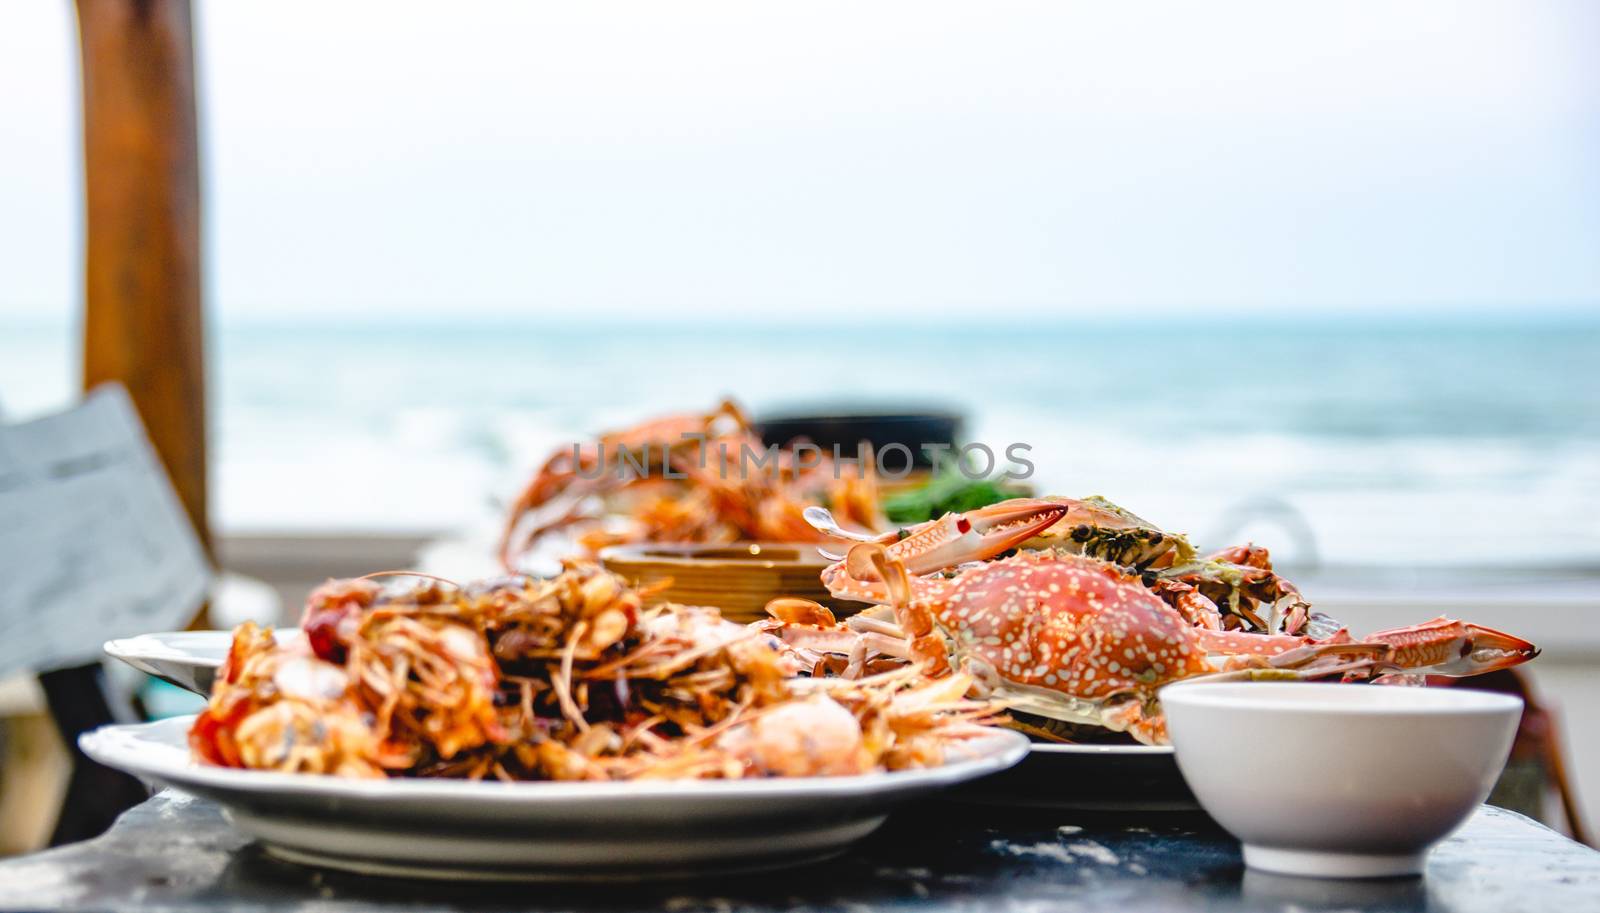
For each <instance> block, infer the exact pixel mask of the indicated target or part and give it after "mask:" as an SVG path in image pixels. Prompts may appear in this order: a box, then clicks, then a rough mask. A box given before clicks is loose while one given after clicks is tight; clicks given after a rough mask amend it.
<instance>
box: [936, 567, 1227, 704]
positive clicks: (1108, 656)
mask: <svg viewBox="0 0 1600 913" xmlns="http://www.w3.org/2000/svg"><path fill="white" fill-rule="evenodd" d="M952 605H953V606H955V607H958V608H952ZM935 612H936V614H938V615H939V618H940V621H941V623H943V624H944V626H945V627H946V628H947V629H949V630H951V631H952V633H954V634H956V635H957V636H958V637H959V639H960V641H961V645H962V648H963V649H964V650H965V651H966V652H968V653H969V654H972V655H974V656H975V657H976V658H977V659H979V660H981V661H983V662H985V663H987V664H988V665H990V666H993V667H994V669H995V670H996V671H997V672H998V673H999V675H1000V676H1001V677H1002V678H1004V679H1005V680H1007V681H1009V682H1013V683H1016V684H1021V685H1033V686H1037V687H1043V688H1049V689H1052V690H1056V691H1060V692H1062V693H1064V694H1069V695H1073V696H1075V697H1084V698H1091V699H1092V698H1098V697H1104V696H1107V695H1110V694H1113V693H1116V692H1119V691H1126V690H1129V689H1138V688H1143V689H1153V688H1154V687H1155V686H1157V685H1160V684H1164V683H1166V682H1168V681H1171V680H1173V679H1175V678H1181V677H1184V676H1186V675H1193V674H1197V673H1200V672H1204V671H1206V670H1207V668H1208V667H1207V665H1206V657H1205V653H1204V651H1203V650H1201V649H1199V648H1198V647H1197V646H1196V644H1195V641H1194V632H1193V630H1192V629H1191V628H1190V627H1189V625H1188V623H1187V622H1185V621H1184V620H1183V618H1182V616H1180V615H1179V614H1178V613H1177V612H1176V611H1174V610H1173V609H1172V608H1171V607H1169V606H1168V605H1167V604H1166V603H1164V602H1162V601H1161V600H1160V599H1159V598H1157V597H1156V596H1155V595H1154V594H1152V593H1151V592H1150V591H1149V590H1148V589H1146V588H1145V587H1144V586H1142V585H1140V584H1139V583H1138V582H1137V581H1136V580H1135V579H1134V578H1132V577H1129V576H1128V575H1126V574H1123V573H1122V572H1120V571H1119V570H1117V569H1116V568H1114V567H1111V566H1109V565H1106V564H1105V563H1103V562H1100V561H1096V560H1094V559H1089V558H1078V557H1070V558H1056V559H1050V560H1036V559H1032V558H1031V557H1028V556H1018V557H1016V558H1008V559H1006V560H1004V561H996V562H992V563H990V564H988V565H984V566H982V567H979V568H975V569H973V570H971V571H968V572H966V573H964V574H962V575H961V576H960V577H959V578H957V579H956V580H955V581H954V588H953V594H952V598H951V599H950V600H949V602H948V603H946V605H944V606H939V607H935Z"/></svg>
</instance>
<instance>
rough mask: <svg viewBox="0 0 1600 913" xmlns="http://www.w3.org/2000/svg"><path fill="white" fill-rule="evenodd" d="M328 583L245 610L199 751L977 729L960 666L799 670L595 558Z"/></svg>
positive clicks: (910, 745)
mask: <svg viewBox="0 0 1600 913" xmlns="http://www.w3.org/2000/svg"><path fill="white" fill-rule="evenodd" d="M375 577H382V578H384V582H382V583H380V582H379V579H374V578H357V579H351V580H335V581H329V582H328V583H327V584H325V585H323V586H322V587H320V588H319V589H318V590H317V591H315V592H314V593H313V594H312V595H311V597H310V598H309V600H308V603H307V606H306V612H305V617H304V618H303V620H302V623H301V624H302V629H303V631H304V634H305V637H304V639H303V640H300V639H296V640H293V641H289V642H286V643H284V644H279V643H277V642H276V641H275V639H274V636H273V634H272V632H271V631H270V630H268V629H262V628H259V627H256V626H255V625H251V624H245V625H242V626H241V627H239V628H238V629H237V630H236V632H235V634H234V640H233V645H232V649H231V651H230V653H229V655H228V658H227V660H226V662H225V664H224V665H223V667H222V668H221V670H220V671H219V674H218V678H217V681H216V684H215V686H214V688H213V691H212V694H211V699H210V702H209V704H208V705H207V707H206V709H205V711H204V712H203V713H201V714H200V715H199V717H198V718H197V719H196V720H195V723H194V725H193V728H192V729H191V730H190V733H189V741H190V745H191V747H192V749H193V751H194V753H195V755H196V756H197V757H199V758H200V759H202V760H203V761H206V762H209V763H212V764H217V765H222V766H227V767H242V768H251V769H258V770H274V771H290V772H306V773H322V774H335V775H340V776H348V777H452V778H468V779H480V778H491V777H492V778H498V779H501V780H634V779H651V778H739V777H764V776H819V775H843V774H859V773H866V772H871V771H880V770H900V769H905V768H913V767H922V766H933V765H938V764H941V763H943V762H944V760H945V758H946V755H947V750H948V749H950V748H951V747H952V746H953V745H955V744H956V743H958V742H960V741H962V740H965V739H968V738H971V737H973V736H976V735H979V734H981V733H982V732H984V729H983V728H982V724H984V723H986V722H989V721H991V719H992V717H993V714H994V711H993V709H992V705H990V704H987V703H982V702H975V701H970V700H967V699H966V698H965V697H964V695H965V694H966V693H967V691H968V690H969V688H970V687H971V684H972V683H971V681H970V679H968V678H967V677H966V676H964V675H960V674H957V675H953V676H945V677H941V678H937V679H933V678H928V677H926V676H924V675H922V674H921V672H920V670H919V669H918V668H917V667H916V666H914V665H910V666H903V667H899V668H895V669H891V670H889V671H886V672H883V673H881V674H877V675H870V676H865V677H860V678H856V679H852V680H846V679H839V678H805V677H797V676H796V673H797V672H798V665H799V664H798V662H797V661H796V659H795V658H794V657H793V654H792V652H791V651H789V650H788V649H787V648H786V646H785V645H784V644H783V643H782V642H781V641H780V640H779V639H777V638H775V637H773V636H771V635H770V634H768V633H765V632H764V631H762V630H761V629H760V628H757V627H745V626H741V625H737V624H733V623H731V622H728V621H725V620H724V619H722V618H721V616H720V615H719V614H718V612H717V610H716V609H712V608H703V607H695V606H682V605H672V604H662V605H658V606H655V607H652V608H645V603H646V602H647V601H648V600H649V597H650V596H651V594H650V593H648V592H642V591H640V590H637V589H634V588H632V587H630V586H628V585H627V583H626V582H625V581H624V580H623V579H622V578H620V577H618V576H616V575H615V574H612V573H610V572H608V571H605V570H602V569H601V568H599V567H597V566H595V565H594V564H591V563H587V562H582V561H572V562H568V564H567V565H566V569H565V570H564V571H563V572H562V573H561V574H559V575H558V576H555V577H553V578H550V579H542V580H541V579H536V578H531V577H522V576H511V577H503V578H497V579H492V580H487V581H481V582H477V583H471V584H466V585H457V584H455V583H452V582H449V581H445V580H442V579H438V578H426V577H422V576H420V575H389V576H385V575H375Z"/></svg>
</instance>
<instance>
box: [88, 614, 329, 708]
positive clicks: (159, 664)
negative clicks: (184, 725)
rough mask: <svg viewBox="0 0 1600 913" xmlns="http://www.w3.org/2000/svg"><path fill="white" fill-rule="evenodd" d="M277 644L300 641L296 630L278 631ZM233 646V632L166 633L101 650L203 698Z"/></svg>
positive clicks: (122, 641) (125, 640) (111, 642)
mask: <svg viewBox="0 0 1600 913" xmlns="http://www.w3.org/2000/svg"><path fill="white" fill-rule="evenodd" d="M275 633H276V636H277V639H278V643H280V644H281V643H285V642H287V641H289V640H293V639H298V638H300V637H302V636H303V635H301V633H300V631H299V629H297V628H289V629H282V630H278V631H277V632H275ZM232 644H233V632H232V631H165V632H163V633H160V634H140V635H139V636H138V637H124V638H122V639H120V640H108V641H106V643H105V646H104V647H103V648H102V649H104V650H105V651H106V655H107V656H114V657H116V658H117V659H120V660H122V661H123V662H125V663H127V664H128V665H130V666H132V667H134V668H135V669H138V670H139V671H140V672H147V673H149V674H151V675H154V676H155V677H156V678H159V679H163V680H165V681H168V682H171V683H172V684H174V685H177V686H178V687H179V688H186V689H188V690H190V691H193V692H194V693H196V694H199V695H201V696H203V697H205V696H210V694H211V682H212V680H213V679H215V678H216V677H217V669H218V668H220V667H221V666H222V661H223V660H224V659H227V658H228V648H229V647H230V646H232Z"/></svg>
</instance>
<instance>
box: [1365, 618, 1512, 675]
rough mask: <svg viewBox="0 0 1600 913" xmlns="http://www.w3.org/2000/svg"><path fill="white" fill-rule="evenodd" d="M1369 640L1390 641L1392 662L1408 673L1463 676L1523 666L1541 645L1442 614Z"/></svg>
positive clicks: (1380, 633) (1379, 633) (1372, 636)
mask: <svg viewBox="0 0 1600 913" xmlns="http://www.w3.org/2000/svg"><path fill="white" fill-rule="evenodd" d="M1366 641H1367V642H1368V643H1374V642H1376V643H1383V644H1387V645H1388V646H1389V647H1390V648H1391V649H1392V650H1393V653H1392V655H1391V662H1392V664H1393V665H1394V666H1395V667H1396V668H1399V669H1404V670H1405V671H1407V672H1420V673H1424V674H1427V675H1448V676H1452V677H1460V676H1466V675H1479V674H1481V673H1484V672H1494V671H1496V670H1498V669H1509V668H1511V667H1512V666H1516V665H1521V664H1522V663H1525V662H1527V661H1528V660H1530V659H1533V658H1534V657H1535V656H1538V655H1539V648H1538V647H1536V646H1534V645H1533V644H1531V643H1529V642H1528V641H1526V640H1523V639H1522V638H1520V637H1517V636H1515V635H1511V634H1507V633H1505V632H1504V631H1496V630H1495V629H1493V628H1486V627H1484V626H1483V625H1475V624H1472V623H1470V622H1464V621H1456V620H1454V619H1450V618H1444V617H1442V616H1441V617H1439V618H1435V619H1434V620H1432V621H1425V622H1423V623H1422V624H1419V625H1412V626H1411V627H1408V628H1395V629H1393V630H1389V631H1379V632H1377V633H1376V634H1373V635H1371V636H1369V637H1367V638H1366Z"/></svg>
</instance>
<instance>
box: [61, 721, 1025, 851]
mask: <svg viewBox="0 0 1600 913" xmlns="http://www.w3.org/2000/svg"><path fill="white" fill-rule="evenodd" d="M193 719H194V718H193V717H192V716H190V717H176V718H173V719H170V720H162V721H161V722H158V723H144V724H140V725H134V726H105V727H102V728H100V729H97V730H95V731H94V732H91V733H88V734H86V735H84V736H82V737H81V738H79V740H78V744H79V746H80V747H82V748H83V750H84V752H85V753H86V754H88V755H89V756H90V757H92V758H94V759H95V760H96V761H99V762H100V763H102V764H106V765H108V766H111V767H115V768H118V769H120V770H123V771H126V772H128V773H131V774H134V775H135V776H138V777H142V778H145V779H149V780H155V781H157V782H160V783H163V784H166V785H168V786H174V787H177V788H178V789H181V790H184V791H185V792H190V793H194V794H196V795H199V796H204V797H205V798H207V799H211V800H213V801H215V802H217V803H219V804H221V805H222V806H223V807H224V808H225V809H226V811H227V814H228V817H229V819H230V820H232V821H233V823H234V825H235V826H236V827H238V828H239V829H240V830H241V831H244V832H245V833H246V834H249V835H251V836H253V837H255V838H257V839H259V840H260V841H261V842H262V843H263V844H265V846H266V849H267V851H268V852H271V853H273V854H275V855H278V856H281V857H284V858H286V859H290V860H293V861H296V862H306V863H311V864H315V865H324V866H330V867H333V868H340V869H349V870H352V871H358V872H368V873H377V874H393V875H404V876H409V877H424V878H496V879H507V878H509V879H535V880H537V879H559V880H571V879H595V878H600V879H612V878H660V877H676V876H684V875H698V874H705V873H707V872H728V871H745V870H756V869H766V868H778V867H782V866H788V865H797V864H800V863H804V862H811V861H814V860H817V859H822V858H826V857H828V856H832V855H835V854H837V853H840V852H843V851H844V850H845V849H846V847H848V846H849V844H850V843H851V842H852V841H855V840H858V839H860V838H861V837H865V836H866V835H867V834H869V833H871V832H872V830H873V829H874V828H876V827H877V826H878V825H879V824H882V823H883V820H884V818H885V817H886V816H887V814H888V812H889V809H890V807H891V806H893V805H895V804H897V803H900V802H905V801H907V800H909V799H913V798H915V797H917V796H921V795H925V794H927V793H931V792H934V791H936V790H939V789H941V788H944V787H948V786H952V785H954V784H957V783H962V782H966V781H968V780H973V779H976V778H978V777H982V776H985V775H988V774H992V773H995V772H996V771H1000V770H1004V769H1005V768H1007V767H1010V766H1012V765H1013V764H1015V763H1017V761H1019V760H1021V759H1022V757H1023V755H1025V754H1027V750H1028V745H1027V740H1026V739H1025V738H1024V737H1023V736H1021V735H1020V734H1018V733H1014V732H1007V731H1004V730H995V731H994V732H993V733H992V734H990V735H986V736H983V737H981V738H978V739H974V740H972V741H970V742H967V743H963V744H962V745H961V746H959V750H960V752H961V757H959V758H957V759H954V760H952V761H951V762H950V763H947V764H945V765H943V766H940V767H936V768H933V769H930V770H908V771H899V772H896V773H886V774H867V775H865V776H856V777H806V778H773V779H760V780H681V781H651V782H627V783H500V782H469V781H460V780H352V779H344V778H341V777H330V776H318V775H313V774H283V773H270V772H266V771H254V770H235V769H231V768H224V767H212V766H209V765H200V764H197V763H195V762H193V761H192V760H190V757H189V749H188V745H187V740H186V736H187V733H188V729H189V726H190V724H191V723H192V722H193Z"/></svg>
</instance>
